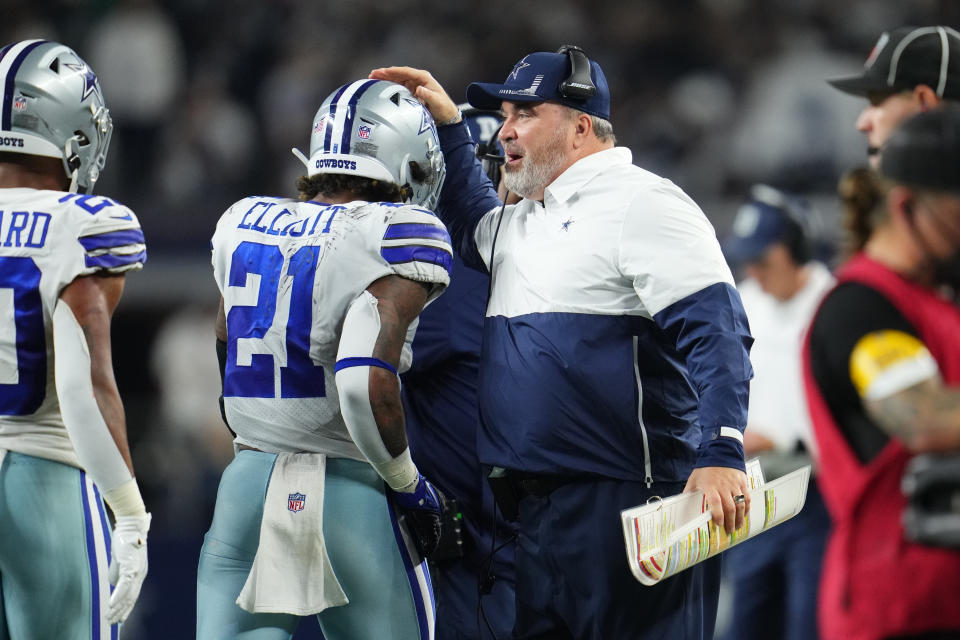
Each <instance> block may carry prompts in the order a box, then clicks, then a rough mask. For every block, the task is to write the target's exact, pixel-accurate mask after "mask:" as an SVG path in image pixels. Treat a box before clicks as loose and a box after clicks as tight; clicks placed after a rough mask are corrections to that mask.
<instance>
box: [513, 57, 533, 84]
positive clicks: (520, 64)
mask: <svg viewBox="0 0 960 640" xmlns="http://www.w3.org/2000/svg"><path fill="white" fill-rule="evenodd" d="M529 66H530V63H529V62H527V56H523V60H521V61H520V62H518V63H517V65H516V66H515V67H514V68H513V71H511V72H510V77H511V78H513V79H514V80H516V79H517V74H519V73H520V72H521V71H523V70H524V69H526V68H527V67H529Z"/></svg>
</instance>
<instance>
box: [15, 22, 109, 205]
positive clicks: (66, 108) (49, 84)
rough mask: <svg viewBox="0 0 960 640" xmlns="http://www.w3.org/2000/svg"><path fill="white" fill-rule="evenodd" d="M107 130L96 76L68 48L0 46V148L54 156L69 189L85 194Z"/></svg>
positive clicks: (101, 159) (101, 160)
mask: <svg viewBox="0 0 960 640" xmlns="http://www.w3.org/2000/svg"><path fill="white" fill-rule="evenodd" d="M112 133H113V122H112V121H111V119H110V113H109V112H108V111H107V107H106V104H105V103H104V100H103V93H102V92H101V91H100V83H99V82H98V81H97V76H96V75H94V73H93V70H92V69H90V67H89V66H88V65H87V63H86V62H84V61H83V60H82V59H81V58H80V56H78V55H77V54H76V52H74V51H73V49H71V48H70V47H67V46H65V45H62V44H59V43H57V42H49V41H45V40H24V41H22V42H16V43H14V44H10V45H7V46H6V47H3V48H2V49H0V152H13V153H26V154H30V155H37V156H47V157H50V158H60V159H61V160H63V169H64V171H65V172H66V174H67V177H68V178H70V191H79V192H81V193H89V192H90V191H92V190H93V185H94V184H95V183H96V181H97V178H99V177H100V172H101V171H102V170H103V166H104V164H105V162H106V158H107V148H108V147H109V146H110V136H111V134H112Z"/></svg>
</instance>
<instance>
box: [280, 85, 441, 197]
mask: <svg viewBox="0 0 960 640" xmlns="http://www.w3.org/2000/svg"><path fill="white" fill-rule="evenodd" d="M293 152H294V155H296V156H297V157H298V158H300V160H301V161H302V162H303V163H304V164H305V165H306V167H307V174H308V175H311V176H314V175H317V174H318V173H343V174H347V175H355V176H362V177H365V178H372V179H374V180H385V181H388V182H392V183H394V184H396V185H398V186H400V187H401V188H404V189H405V190H409V194H410V195H409V199H408V201H409V202H412V203H415V204H418V205H420V206H423V207H426V208H428V209H433V208H434V207H435V206H436V204H437V198H438V197H439V194H440V187H441V186H443V179H444V177H445V176H446V168H445V166H444V163H443V153H442V152H441V151H440V140H439V139H438V138H437V127H436V124H435V123H434V121H433V117H432V116H431V115H430V113H429V112H428V111H427V110H426V109H425V108H424V107H423V105H422V104H420V102H418V101H417V99H416V98H414V97H413V94H412V93H410V91H408V90H407V89H406V88H405V87H403V86H402V85H399V84H396V83H393V82H386V81H384V80H358V81H356V82H352V83H350V84H347V85H344V86H342V87H340V88H339V89H337V90H336V91H334V92H333V93H331V94H330V95H329V96H327V99H326V100H324V101H323V104H322V105H320V109H319V110H318V111H317V115H316V116H314V118H313V132H312V133H311V135H310V158H309V159H308V158H306V157H305V156H304V155H303V153H301V152H300V151H299V150H297V149H294V150H293ZM411 163H416V164H415V166H411Z"/></svg>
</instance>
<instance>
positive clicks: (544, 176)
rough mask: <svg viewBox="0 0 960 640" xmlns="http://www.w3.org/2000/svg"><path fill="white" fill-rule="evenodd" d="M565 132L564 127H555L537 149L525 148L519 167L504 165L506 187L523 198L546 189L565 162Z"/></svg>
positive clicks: (536, 194) (535, 194)
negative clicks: (550, 136) (550, 135)
mask: <svg viewBox="0 0 960 640" xmlns="http://www.w3.org/2000/svg"><path fill="white" fill-rule="evenodd" d="M566 134H567V131H566V128H563V127H557V130H556V131H555V132H554V134H553V137H552V138H550V139H549V140H548V141H547V142H546V143H545V144H544V145H543V146H541V147H540V148H539V149H536V150H534V149H527V150H526V151H527V153H526V155H524V156H523V163H522V164H521V165H520V168H519V169H515V170H511V169H510V168H509V166H507V167H504V172H503V184H504V185H506V187H507V189H509V190H510V191H512V192H514V193H515V194H517V195H519V196H521V197H524V198H532V197H534V196H538V195H539V194H540V193H541V192H542V191H543V190H544V189H546V188H547V186H549V185H550V183H551V182H553V180H554V178H556V177H557V175H559V174H560V169H561V168H563V165H564V163H565V162H566V157H564V155H563V143H564V141H565V139H566Z"/></svg>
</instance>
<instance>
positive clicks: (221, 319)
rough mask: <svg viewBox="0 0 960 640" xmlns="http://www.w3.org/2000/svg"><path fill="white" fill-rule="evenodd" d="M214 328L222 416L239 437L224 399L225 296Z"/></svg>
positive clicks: (225, 375)
mask: <svg viewBox="0 0 960 640" xmlns="http://www.w3.org/2000/svg"><path fill="white" fill-rule="evenodd" d="M213 330H214V333H215V334H216V336H217V364H218V365H219V366H220V398H219V400H218V402H219V404H220V418H221V419H222V420H223V424H225V425H227V430H228V431H229V432H230V435H232V436H233V437H237V432H236V431H234V430H233V427H231V426H230V421H229V420H227V406H226V404H224V401H223V383H224V380H226V377H227V312H226V311H225V310H224V308H223V296H220V303H219V304H218V305H217V319H216V320H215V321H214V323H213Z"/></svg>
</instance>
